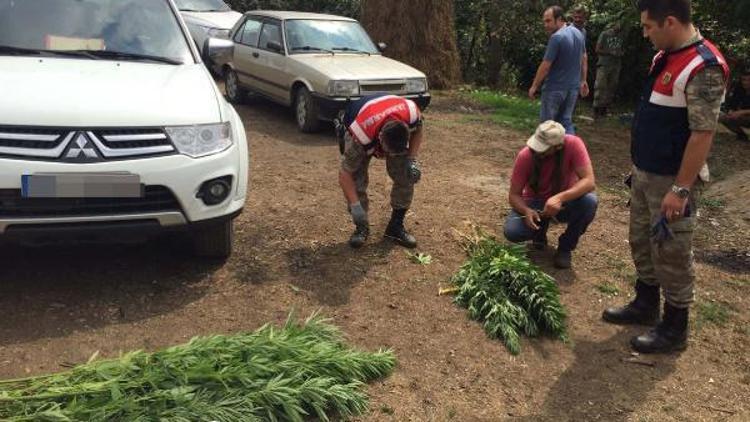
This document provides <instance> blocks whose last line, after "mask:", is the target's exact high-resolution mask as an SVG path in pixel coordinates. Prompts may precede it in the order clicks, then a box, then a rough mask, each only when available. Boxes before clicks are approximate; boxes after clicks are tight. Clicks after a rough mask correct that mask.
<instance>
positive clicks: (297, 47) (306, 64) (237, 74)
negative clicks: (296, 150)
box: [209, 11, 430, 132]
mask: <svg viewBox="0 0 750 422" xmlns="http://www.w3.org/2000/svg"><path fill="white" fill-rule="evenodd" d="M230 37H231V40H232V42H233V43H234V49H233V51H232V54H231V56H230V57H210V59H209V60H211V61H212V62H213V63H216V64H217V65H219V66H221V67H222V74H224V76H225V77H226V90H227V97H228V98H229V101H231V102H240V101H242V99H243V98H244V96H245V94H246V93H247V92H249V91H251V92H254V93H257V94H261V95H263V96H265V97H268V98H270V99H271V100H273V101H275V102H278V103H280V104H282V105H286V106H291V107H293V109H294V112H295V116H296V119H297V126H298V127H299V129H300V130H301V131H303V132H313V131H315V130H317V129H318V126H319V123H320V121H321V120H323V121H330V120H332V119H333V118H335V117H336V116H337V115H338V113H339V112H340V111H341V110H343V109H345V108H346V106H347V104H348V103H349V102H350V101H355V100H358V99H360V98H362V97H363V96H367V95H371V94H376V93H386V94H391V95H399V96H402V97H404V98H409V99H411V100H413V101H414V102H415V103H417V105H418V106H419V107H420V108H422V109H423V108H425V107H427V106H428V105H429V104H430V92H429V90H428V87H427V78H426V77H425V74H424V73H422V72H421V71H419V70H417V69H415V68H413V67H411V66H409V65H407V64H404V63H401V62H399V61H396V60H393V59H390V58H387V57H384V56H383V55H382V54H381V53H380V50H382V49H383V48H385V45H384V44H379V45H376V44H375V43H373V41H372V40H371V39H370V37H369V35H367V32H365V30H364V28H362V26H361V25H360V24H359V22H357V21H356V20H354V19H350V18H346V17H341V16H332V15H321V14H313V13H302V12H272V11H252V12H248V13H246V14H245V16H244V17H243V18H242V19H241V20H240V21H239V22H237V24H236V25H235V27H234V28H233V29H232V32H231V33H230ZM221 41H222V42H226V40H221ZM221 51H226V50H221Z"/></svg>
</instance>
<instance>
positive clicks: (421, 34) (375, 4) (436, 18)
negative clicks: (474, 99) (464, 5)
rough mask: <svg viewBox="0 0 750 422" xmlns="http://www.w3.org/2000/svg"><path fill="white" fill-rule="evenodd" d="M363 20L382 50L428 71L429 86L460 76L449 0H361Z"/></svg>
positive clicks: (449, 83) (448, 83)
mask: <svg viewBox="0 0 750 422" xmlns="http://www.w3.org/2000/svg"><path fill="white" fill-rule="evenodd" d="M362 24H363V25H364V26H365V29H367V32H368V33H369V34H370V36H371V37H372V39H373V41H375V42H376V43H378V42H384V43H386V44H387V45H388V48H387V49H386V50H385V52H384V54H385V55H386V56H388V57H391V58H393V59H396V60H399V61H403V62H404V63H408V64H409V65H411V66H414V67H416V68H417V69H419V70H421V71H423V72H424V73H425V74H427V77H428V79H429V82H430V86H431V87H433V88H447V87H450V86H452V85H453V84H455V83H457V82H459V81H460V79H461V69H460V58H459V55H458V48H457V47H456V31H455V28H454V24H453V1H451V0H411V1H409V2H404V1H399V0H363V2H362Z"/></svg>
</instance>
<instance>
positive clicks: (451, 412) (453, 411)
mask: <svg viewBox="0 0 750 422" xmlns="http://www.w3.org/2000/svg"><path fill="white" fill-rule="evenodd" d="M457 414H458V412H456V408H455V407H450V408H448V415H447V416H448V419H451V420H452V419H455V418H456V415H457Z"/></svg>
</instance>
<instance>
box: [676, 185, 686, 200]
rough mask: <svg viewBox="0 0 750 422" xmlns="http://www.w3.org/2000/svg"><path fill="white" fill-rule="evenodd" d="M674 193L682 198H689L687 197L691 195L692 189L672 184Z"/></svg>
mask: <svg viewBox="0 0 750 422" xmlns="http://www.w3.org/2000/svg"><path fill="white" fill-rule="evenodd" d="M672 193H674V194H675V195H677V196H678V197H680V198H681V199H687V197H688V196H690V189H688V188H683V187H681V186H677V185H672Z"/></svg>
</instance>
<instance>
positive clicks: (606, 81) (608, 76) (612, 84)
mask: <svg viewBox="0 0 750 422" xmlns="http://www.w3.org/2000/svg"><path fill="white" fill-rule="evenodd" d="M619 82H620V63H619V62H617V63H612V64H605V65H599V66H597V68H596V82H594V107H609V106H610V105H612V102H613V101H614V99H615V93H617V84H618V83H619Z"/></svg>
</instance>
